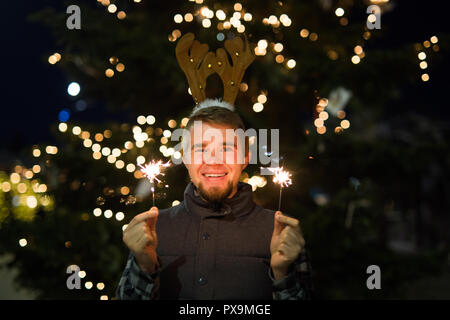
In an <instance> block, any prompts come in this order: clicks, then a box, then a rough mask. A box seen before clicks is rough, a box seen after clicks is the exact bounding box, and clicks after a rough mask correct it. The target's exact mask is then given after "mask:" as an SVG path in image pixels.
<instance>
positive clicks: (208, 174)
mask: <svg viewBox="0 0 450 320" xmlns="http://www.w3.org/2000/svg"><path fill="white" fill-rule="evenodd" d="M205 176H207V177H209V178H210V177H224V176H225V173H222V174H215V173H207V174H205Z"/></svg>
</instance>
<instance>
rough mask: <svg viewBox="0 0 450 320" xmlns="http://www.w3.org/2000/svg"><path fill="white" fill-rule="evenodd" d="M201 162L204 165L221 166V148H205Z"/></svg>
mask: <svg viewBox="0 0 450 320" xmlns="http://www.w3.org/2000/svg"><path fill="white" fill-rule="evenodd" d="M203 162H204V163H206V164H223V151H222V149H221V148H207V149H206V152H205V153H204V154H203Z"/></svg>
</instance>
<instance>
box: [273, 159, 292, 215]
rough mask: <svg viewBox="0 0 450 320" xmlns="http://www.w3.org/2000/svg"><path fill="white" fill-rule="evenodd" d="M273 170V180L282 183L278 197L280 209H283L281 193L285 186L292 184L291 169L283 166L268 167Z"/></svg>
mask: <svg viewBox="0 0 450 320" xmlns="http://www.w3.org/2000/svg"><path fill="white" fill-rule="evenodd" d="M267 169H269V170H270V171H272V172H273V174H274V177H273V182H275V183H278V184H279V185H280V197H279V199H278V211H280V209H281V193H282V191H283V187H288V186H290V185H291V184H292V179H291V174H290V173H289V171H286V170H283V167H277V168H267Z"/></svg>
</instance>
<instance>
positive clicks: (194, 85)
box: [175, 33, 215, 103]
mask: <svg viewBox="0 0 450 320" xmlns="http://www.w3.org/2000/svg"><path fill="white" fill-rule="evenodd" d="M194 38H195V36H194V34H193V33H187V34H185V35H184V36H183V37H181V38H180V40H178V43H177V46H176V49H175V54H176V57H177V60H178V64H179V65H180V67H181V69H182V70H183V72H184V73H185V75H186V78H187V80H188V83H189V87H190V88H191V93H192V97H193V98H194V101H195V103H199V102H201V101H203V100H205V99H206V93H205V87H206V79H207V78H208V77H209V76H210V75H211V74H213V73H214V70H213V69H212V66H213V62H214V61H215V57H214V53H212V52H208V50H209V47H208V45H207V44H201V43H200V42H199V41H197V40H194Z"/></svg>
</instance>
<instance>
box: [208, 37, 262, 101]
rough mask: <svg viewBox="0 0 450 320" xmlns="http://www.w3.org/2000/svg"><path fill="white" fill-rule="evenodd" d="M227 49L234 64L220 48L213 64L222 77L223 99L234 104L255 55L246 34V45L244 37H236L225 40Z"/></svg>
mask: <svg viewBox="0 0 450 320" xmlns="http://www.w3.org/2000/svg"><path fill="white" fill-rule="evenodd" d="M225 49H226V50H227V51H228V53H229V55H230V56H231V61H232V62H233V65H232V66H231V65H230V62H229V60H228V57H227V53H226V52H225V50H224V49H222V48H220V49H217V51H216V59H217V61H216V63H214V64H213V65H212V68H213V69H214V71H215V72H217V74H218V75H219V76H220V78H221V79H222V82H223V91H224V94H223V100H224V101H226V102H228V103H231V104H234V101H235V100H236V97H237V94H238V92H239V85H240V83H241V81H242V78H243V77H244V72H245V69H247V67H248V66H249V65H250V64H251V63H252V62H253V60H255V55H254V53H253V49H252V48H251V47H250V45H249V43H248V40H247V37H246V36H245V47H244V42H243V41H242V39H241V38H240V37H235V38H234V39H233V40H226V41H225Z"/></svg>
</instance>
